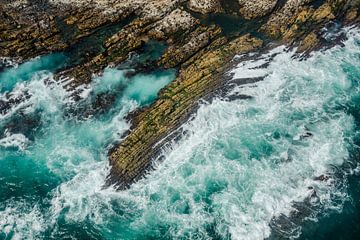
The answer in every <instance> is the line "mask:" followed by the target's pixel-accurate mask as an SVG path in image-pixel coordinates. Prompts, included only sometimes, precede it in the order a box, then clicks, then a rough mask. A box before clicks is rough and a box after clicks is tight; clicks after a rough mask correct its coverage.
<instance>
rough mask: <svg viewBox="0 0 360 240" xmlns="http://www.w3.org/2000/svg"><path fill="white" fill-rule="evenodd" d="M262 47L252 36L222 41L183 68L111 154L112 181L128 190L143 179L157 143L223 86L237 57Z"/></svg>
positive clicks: (185, 64)
mask: <svg viewBox="0 0 360 240" xmlns="http://www.w3.org/2000/svg"><path fill="white" fill-rule="evenodd" d="M261 45H262V41H261V40H259V39H256V38H253V37H251V36H250V35H246V36H242V37H239V38H236V39H235V40H233V41H231V42H228V41H227V39H226V38H219V39H217V40H215V41H214V42H212V44H211V45H210V46H209V47H207V48H206V49H204V50H202V51H201V52H200V53H198V54H197V55H195V56H194V57H192V58H191V59H189V60H188V61H187V62H186V63H184V64H183V66H182V68H181V71H180V75H179V76H178V77H177V79H176V80H175V81H174V82H172V83H171V84H169V85H168V86H167V87H166V88H165V89H164V90H163V91H162V92H161V93H160V94H159V98H158V100H157V101H156V102H155V103H153V104H152V105H151V106H150V107H149V108H147V109H145V110H144V111H142V112H140V113H138V114H137V115H136V116H134V118H133V126H134V128H133V130H132V131H131V133H130V134H129V135H128V136H127V137H126V139H125V140H124V141H123V142H121V143H120V145H119V146H118V147H117V148H115V150H114V151H113V152H111V153H110V162H111V165H112V175H111V178H110V179H111V180H112V182H113V183H116V184H119V188H126V187H128V186H129V184H131V183H133V182H134V181H136V180H137V179H139V178H141V177H142V176H143V175H144V173H145V172H146V170H147V169H148V168H149V167H150V166H151V158H153V157H154V156H156V154H157V153H158V151H159V147H158V146H157V145H156V144H157V142H159V141H160V140H162V139H164V138H166V137H167V136H168V135H169V134H170V133H171V132H172V131H174V130H175V129H176V128H177V127H178V126H179V124H181V123H182V121H184V119H186V117H188V116H189V114H190V113H191V112H192V110H193V109H194V107H196V105H197V101H198V100H199V99H200V98H202V97H204V96H206V95H208V94H210V93H211V92H212V91H214V89H216V87H217V86H219V84H220V83H221V77H220V76H219V75H218V74H219V73H221V72H223V71H224V69H225V68H226V66H227V64H229V62H230V60H231V59H232V57H233V56H234V55H235V54H236V53H246V52H249V51H251V50H255V49H256V48H258V47H260V46H261Z"/></svg>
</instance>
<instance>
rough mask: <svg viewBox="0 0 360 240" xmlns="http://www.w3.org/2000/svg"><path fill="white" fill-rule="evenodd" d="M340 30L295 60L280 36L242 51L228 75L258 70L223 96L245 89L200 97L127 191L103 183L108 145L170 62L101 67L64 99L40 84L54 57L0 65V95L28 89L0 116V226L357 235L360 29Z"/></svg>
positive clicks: (124, 232)
mask: <svg viewBox="0 0 360 240" xmlns="http://www.w3.org/2000/svg"><path fill="white" fill-rule="evenodd" d="M346 31H347V36H348V39H347V40H345V41H344V44H343V46H336V47H334V48H332V49H328V50H326V51H322V52H316V53H314V54H313V55H312V56H311V57H309V58H308V59H306V60H304V59H301V58H298V57H296V54H295V52H294V50H288V49H286V48H284V47H278V48H275V49H273V50H271V52H269V53H265V54H263V55H262V56H260V57H258V58H256V59H253V60H247V61H243V62H241V63H240V64H239V65H238V66H236V67H235V68H234V69H233V70H232V72H233V74H234V77H233V78H234V79H241V78H249V77H261V78H263V80H262V81H259V82H256V83H251V84H245V85H235V86H234V89H233V90H232V92H230V93H229V96H230V95H231V96H237V95H240V96H242V95H247V96H249V97H248V98H246V99H242V98H239V99H237V100H232V101H230V100H229V99H230V98H227V97H226V96H225V97H222V98H216V99H214V100H213V101H211V102H205V101H204V102H202V103H201V106H200V108H199V110H198V112H197V113H196V114H195V116H194V118H193V119H192V120H191V121H189V122H187V123H185V124H184V125H183V129H184V136H183V138H182V139H181V140H180V141H178V142H174V143H170V144H168V145H167V147H166V148H164V150H163V156H164V158H163V159H162V160H161V161H158V162H157V166H156V169H155V170H154V171H152V172H151V173H149V175H147V177H146V178H145V179H142V180H141V181H139V182H137V183H136V184H134V185H133V186H132V187H131V188H130V189H128V190H126V191H115V190H114V189H113V188H112V187H106V186H105V179H106V177H107V175H108V173H109V164H108V161H107V152H108V149H109V148H110V147H111V143H113V142H115V141H119V140H121V139H120V138H121V136H122V134H123V133H124V132H125V131H126V130H128V129H129V127H130V126H129V123H128V122H126V121H125V116H126V115H127V113H128V112H130V111H132V110H134V109H136V108H138V107H140V106H144V105H147V104H149V103H151V102H152V101H154V100H155V99H156V94H157V92H158V91H159V90H160V89H161V88H162V87H164V86H165V85H166V84H167V83H169V82H170V81H171V80H173V79H174V78H175V71H173V70H169V71H157V72H151V73H148V74H137V75H135V76H132V77H128V76H129V75H128V74H126V71H127V70H126V69H125V70H124V69H122V70H118V69H114V68H108V69H106V70H105V72H104V74H103V75H102V76H101V77H95V78H94V80H93V83H92V84H91V86H88V87H85V88H83V89H82V94H81V97H82V99H81V100H80V101H79V102H74V101H73V100H71V99H72V98H71V94H72V93H68V92H65V91H64V90H63V88H62V86H61V85H59V84H56V83H53V84H48V83H49V82H51V80H52V72H53V71H54V69H56V68H57V64H61V63H58V62H57V57H56V56H48V57H46V59H47V60H45V61H41V63H39V64H40V66H39V64H34V61H35V62H36V61H39V60H33V61H31V62H30V63H25V64H23V65H20V66H18V67H17V68H11V69H5V70H4V72H2V73H1V74H0V79H1V83H0V84H2V85H1V91H2V94H5V93H6V92H7V91H14V92H21V91H24V90H26V91H27V92H28V93H29V94H30V96H31V97H29V99H27V100H26V101H25V102H24V103H22V104H20V106H18V107H14V108H13V109H11V111H10V112H9V113H8V114H6V115H3V116H0V164H1V165H0V166H1V168H0V239H251V240H253V239H266V238H270V239H279V238H280V239H281V238H285V239H289V238H300V239H331V238H332V239H339V238H340V236H341V237H342V239H354V237H355V236H358V235H359V234H360V229H359V227H358V225H359V221H360V219H359V216H360V214H359V213H360V208H359V207H360V206H359V199H360V192H359V180H360V179H359V174H360V166H359V165H358V162H359V157H360V151H359V144H360V139H359V133H360V132H359V126H360V115H359V112H360V88H359V87H360V86H359V83H360V31H359V30H358V29H346ZM242 57H243V56H238V57H237V58H239V59H240V58H242ZM44 80H46V81H44ZM99 97H100V98H99ZM1 98H4V95H1ZM99 99H100V100H99ZM231 99H234V98H233V97H231ZM235 99H236V98H235ZM99 101H100V103H101V104H100V106H99Z"/></svg>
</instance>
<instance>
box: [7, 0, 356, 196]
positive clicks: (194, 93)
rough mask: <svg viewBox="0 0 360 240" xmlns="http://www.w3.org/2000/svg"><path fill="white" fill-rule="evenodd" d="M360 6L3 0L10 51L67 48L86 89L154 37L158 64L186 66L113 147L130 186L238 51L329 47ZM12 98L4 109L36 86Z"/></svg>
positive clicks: (338, 0) (69, 79) (337, 1)
mask: <svg viewBox="0 0 360 240" xmlns="http://www.w3.org/2000/svg"><path fill="white" fill-rule="evenodd" d="M359 5H360V2H359V1H358V0H315V1H312V0H257V1H243V0H229V1H225V0H131V1H120V0H98V1H95V0H31V1H30V0H15V1H13V0H0V57H5V58H6V59H17V60H18V61H25V60H28V59H30V58H33V57H36V56H39V55H42V54H47V53H50V52H59V51H61V52H65V53H66V54H68V55H69V56H73V59H72V60H71V61H70V62H69V64H67V65H66V67H65V68H63V69H61V70H60V71H58V72H57V73H56V75H55V80H56V81H58V82H66V85H65V86H64V87H65V88H66V89H68V90H71V91H74V90H75V91H74V92H75V94H76V90H78V91H80V90H79V89H80V88H78V87H79V86H82V85H86V84H89V83H90V82H91V79H92V77H93V75H99V74H101V73H102V71H103V69H104V68H105V67H107V66H119V65H120V64H123V63H124V62H125V61H126V60H127V59H128V57H129V55H130V54H131V53H132V52H135V51H139V50H141V49H142V48H143V47H144V46H145V45H146V44H147V43H149V42H150V41H160V42H164V43H166V46H167V48H166V49H165V51H164V53H163V54H162V55H161V56H160V57H159V58H158V59H156V60H154V61H152V62H151V65H152V66H148V67H150V68H151V69H153V68H154V67H157V68H174V67H176V68H179V69H180V71H179V74H178V76H177V78H176V79H175V80H174V81H173V82H172V83H170V84H169V85H168V86H166V87H165V88H164V89H163V90H162V91H161V92H160V94H159V96H158V99H157V100H156V101H155V102H154V103H153V104H152V105H150V106H148V107H146V108H144V109H140V110H138V111H136V112H134V113H131V114H130V115H129V119H130V120H131V122H132V129H131V131H129V132H128V134H127V136H125V137H124V140H122V141H121V142H120V143H119V144H116V145H115V146H114V147H113V148H112V150H111V151H110V152H109V159H110V163H111V166H112V170H111V175H110V177H109V183H110V184H116V185H117V186H118V187H119V188H120V189H125V188H127V187H129V186H130V184H131V183H133V182H135V181H136V180H138V179H139V178H141V177H143V176H144V175H145V174H146V172H147V170H149V169H151V166H152V159H154V157H156V156H157V155H158V154H159V153H160V152H161V148H162V144H163V143H164V142H166V141H168V140H170V139H172V138H173V137H174V136H176V134H173V133H174V131H175V130H176V129H177V128H178V127H179V126H181V124H182V123H183V122H184V121H186V120H187V119H188V118H189V116H190V115H191V113H193V112H194V111H195V110H196V107H197V105H198V101H199V100H200V99H202V98H209V97H211V96H213V95H214V94H215V93H216V92H219V89H221V88H224V84H225V83H226V79H227V78H226V77H224V74H225V73H226V71H227V70H228V69H229V68H230V67H231V66H232V64H233V62H232V61H231V60H232V58H233V57H234V56H235V55H236V54H241V53H248V52H253V51H260V50H261V49H266V48H268V47H269V45H270V46H273V45H274V44H268V43H269V42H270V43H275V45H276V44H287V45H289V46H298V51H299V53H308V52H310V51H312V50H316V49H319V48H321V47H322V46H323V45H324V44H331V43H334V42H336V41H334V39H330V40H329V39H327V38H326V37H324V36H323V34H322V29H323V28H324V27H328V26H329V24H331V23H339V24H340V25H346V24H348V25H349V24H358V23H359ZM204 14H208V15H211V16H214V18H215V20H216V17H217V16H220V14H222V16H226V15H236V16H238V17H240V18H241V19H243V21H244V26H245V25H246V27H244V29H243V31H240V33H238V34H232V35H231V36H227V35H226V34H224V31H223V29H222V27H223V26H221V25H220V24H217V23H216V21H214V24H204V23H203V22H202V21H200V17H201V16H204ZM199 16H200V17H199ZM238 17H237V18H234V19H238ZM229 19H231V18H229ZM247 19H248V20H247ZM246 21H252V22H250V23H252V24H253V25H249V26H253V29H251V28H249V27H248V24H245V23H248V22H246ZM254 29H255V30H254ZM144 66H145V65H144ZM220 92H221V91H220ZM4 97H5V99H2V100H1V102H0V110H1V113H6V112H7V111H8V109H9V108H11V105H13V104H18V103H19V102H20V101H21V99H26V97H27V95H26V93H24V97H21V96H19V97H15V96H14V95H13V94H12V93H8V94H7V95H5V96H4ZM240 97H246V96H240ZM112 98H113V97H112V96H110V97H106V96H99V97H95V99H96V102H95V104H94V105H93V108H94V109H97V108H99V106H102V102H105V105H106V106H108V105H109V104H111V99H112ZM89 114H90V113H89ZM90 115H91V114H90Z"/></svg>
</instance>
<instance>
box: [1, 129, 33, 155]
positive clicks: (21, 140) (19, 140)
mask: <svg viewBox="0 0 360 240" xmlns="http://www.w3.org/2000/svg"><path fill="white" fill-rule="evenodd" d="M28 142H29V140H28V139H27V138H26V137H25V136H24V135H23V134H21V133H17V134H11V133H9V132H5V137H4V138H2V139H0V146H2V147H5V148H9V147H17V148H18V149H20V150H22V151H24V150H25V148H26V145H27V143H28Z"/></svg>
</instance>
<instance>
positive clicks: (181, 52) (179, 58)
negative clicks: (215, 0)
mask: <svg viewBox="0 0 360 240" xmlns="http://www.w3.org/2000/svg"><path fill="white" fill-rule="evenodd" d="M220 34H221V29H220V28H219V27H216V26H211V27H209V28H206V27H199V28H197V29H196V30H195V31H194V32H192V33H191V34H190V35H189V36H188V37H187V39H185V41H184V42H185V44H175V45H173V46H170V47H169V48H168V49H167V50H166V52H165V53H164V54H163V55H162V57H161V59H160V60H159V65H160V66H164V67H165V68H172V67H176V66H178V65H179V64H180V63H183V62H185V61H186V60H187V59H189V58H190V57H191V56H193V55H194V54H196V53H197V52H198V51H199V50H201V49H203V48H204V47H206V46H207V45H208V44H210V43H211V41H212V40H213V39H214V38H216V37H218V36H219V35H220Z"/></svg>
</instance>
